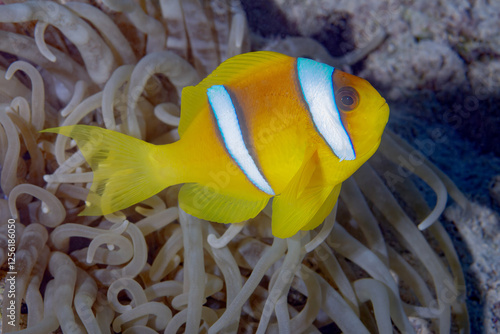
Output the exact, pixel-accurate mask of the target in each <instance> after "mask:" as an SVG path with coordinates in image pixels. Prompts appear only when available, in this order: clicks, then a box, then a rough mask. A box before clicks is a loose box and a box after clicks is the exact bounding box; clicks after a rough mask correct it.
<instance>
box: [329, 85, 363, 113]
mask: <svg viewBox="0 0 500 334" xmlns="http://www.w3.org/2000/svg"><path fill="white" fill-rule="evenodd" d="M335 99H336V102H337V107H338V108H339V109H340V110H342V111H346V112H348V111H352V110H354V109H356V107H357V106H358V104H359V95H358V92H357V91H356V90H355V89H354V88H352V87H342V88H340V89H339V90H338V91H337V92H336V93H335Z"/></svg>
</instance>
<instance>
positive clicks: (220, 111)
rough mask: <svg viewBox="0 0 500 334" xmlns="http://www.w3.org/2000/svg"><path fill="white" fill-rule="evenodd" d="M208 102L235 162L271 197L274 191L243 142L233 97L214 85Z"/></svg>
mask: <svg viewBox="0 0 500 334" xmlns="http://www.w3.org/2000/svg"><path fill="white" fill-rule="evenodd" d="M207 96H208V102H209V103H210V106H211V107H212V110H213V113H214V115H215V119H216V121H217V126H218V127H219V131H220V133H221V135H222V139H223V141H224V145H225V146H226V148H227V151H228V152H229V154H230V155H231V157H232V158H233V159H234V161H235V162H236V163H237V164H238V166H239V167H240V168H241V170H242V171H243V173H245V175H246V176H247V177H248V179H249V180H250V182H252V183H253V184H254V185H255V186H256V187H257V188H259V189H260V190H262V191H263V192H265V193H266V194H269V195H274V191H273V189H272V188H271V186H270V185H269V183H268V182H267V181H266V179H265V178H264V176H263V175H262V173H261V172H260V171H259V168H258V167H257V165H256V164H255V161H254V160H253V158H252V156H251V155H250V153H249V152H248V149H247V147H246V145H245V141H244V140H243V134H242V132H241V128H240V123H239V121H238V115H237V114H236V109H235V107H234V104H233V101H232V100H231V96H229V93H228V92H227V90H226V88H224V86H222V85H214V86H212V87H210V88H208V89H207Z"/></svg>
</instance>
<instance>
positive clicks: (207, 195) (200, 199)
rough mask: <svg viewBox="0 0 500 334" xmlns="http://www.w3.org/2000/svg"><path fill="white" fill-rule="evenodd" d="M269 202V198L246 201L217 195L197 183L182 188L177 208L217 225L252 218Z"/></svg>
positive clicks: (214, 191) (215, 191)
mask: <svg viewBox="0 0 500 334" xmlns="http://www.w3.org/2000/svg"><path fill="white" fill-rule="evenodd" d="M268 201H269V197H263V198H262V199H255V200H248V199H239V198H234V197H232V196H228V195H224V194H221V193H219V192H218V191H217V190H215V189H213V188H210V187H208V186H203V185H201V184H198V183H188V184H185V185H183V186H182V188H181V191H180V193H179V206H180V207H181V208H182V210H184V211H186V212H187V213H189V214H190V215H193V216H195V217H198V218H200V219H205V220H210V221H215V222H218V223H224V224H228V223H239V222H242V221H244V220H247V219H251V218H254V217H255V216H256V215H257V214H258V213H259V212H260V211H262V209H263V208H264V207H265V206H266V204H267V202H268Z"/></svg>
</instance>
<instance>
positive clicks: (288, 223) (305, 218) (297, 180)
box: [272, 152, 340, 238]
mask: <svg viewBox="0 0 500 334" xmlns="http://www.w3.org/2000/svg"><path fill="white" fill-rule="evenodd" d="M307 156H309V158H306V159H305V160H304V163H303V164H302V166H301V167H300V169H299V170H298V172H297V174H295V176H294V177H293V178H292V180H291V181H290V183H289V184H288V185H287V187H286V188H285V189H284V191H283V192H282V193H281V194H280V195H279V196H276V197H275V198H274V200H273V216H272V229H273V235H274V236H276V237H278V238H288V237H291V236H293V235H295V234H296V233H297V232H298V231H299V230H310V229H312V228H315V227H316V226H318V225H319V224H321V222H322V221H323V220H324V219H325V217H326V216H327V215H328V213H329V212H330V211H331V210H332V209H333V206H334V205H335V201H336V199H337V197H338V193H339V191H340V185H337V186H336V187H334V185H331V186H328V185H326V186H325V182H324V180H323V174H322V170H321V167H320V163H319V162H320V161H319V158H318V155H317V152H313V153H312V154H309V155H306V157H307Z"/></svg>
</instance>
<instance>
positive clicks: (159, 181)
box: [42, 125, 171, 216]
mask: <svg viewBox="0 0 500 334" xmlns="http://www.w3.org/2000/svg"><path fill="white" fill-rule="evenodd" d="M42 132H53V133H59V134H62V135H64V136H68V137H71V138H73V139H74V140H75V141H76V144H77V145H78V147H79V149H80V150H81V152H82V153H83V156H84V157H85V160H87V162H88V163H89V165H90V167H91V168H92V171H93V173H94V178H93V182H92V186H91V187H90V193H89V195H88V197H87V202H86V206H87V207H86V208H85V210H84V211H82V212H81V213H80V215H84V216H97V215H105V214H109V213H112V212H115V211H118V210H121V209H125V208H127V207H129V206H131V205H133V204H136V203H138V202H140V201H143V200H145V199H147V198H149V197H151V196H153V195H154V194H156V193H158V192H160V191H161V190H162V189H164V188H166V187H167V186H169V185H171V184H169V183H168V182H169V180H168V177H165V175H164V174H165V173H164V169H163V166H162V165H161V163H160V162H159V161H158V159H157V158H158V154H157V153H158V150H159V147H158V146H156V145H153V144H150V143H147V142H145V141H142V140H139V139H137V138H134V137H130V136H127V135H124V134H122V133H119V132H116V131H111V130H107V129H103V128H99V127H96V126H89V125H70V126H63V127H59V128H51V129H46V130H43V131H42Z"/></svg>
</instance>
